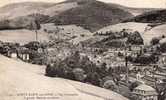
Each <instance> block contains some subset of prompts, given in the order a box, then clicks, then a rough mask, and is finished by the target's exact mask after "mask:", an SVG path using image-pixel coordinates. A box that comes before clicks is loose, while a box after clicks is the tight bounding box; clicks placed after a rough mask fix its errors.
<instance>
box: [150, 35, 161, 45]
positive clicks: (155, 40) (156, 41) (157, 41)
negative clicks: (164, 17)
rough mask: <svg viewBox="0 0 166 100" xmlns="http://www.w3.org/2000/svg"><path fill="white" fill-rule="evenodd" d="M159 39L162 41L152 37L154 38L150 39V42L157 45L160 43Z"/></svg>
mask: <svg viewBox="0 0 166 100" xmlns="http://www.w3.org/2000/svg"><path fill="white" fill-rule="evenodd" d="M159 41H160V39H159V38H156V37H155V38H152V40H151V41H150V43H151V45H156V44H158V43H159Z"/></svg>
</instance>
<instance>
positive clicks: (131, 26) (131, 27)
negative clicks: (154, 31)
mask: <svg viewBox="0 0 166 100" xmlns="http://www.w3.org/2000/svg"><path fill="white" fill-rule="evenodd" d="M146 27H148V23H137V22H127V23H119V24H115V25H110V26H107V27H104V28H102V29H100V30H98V31H97V32H102V33H106V32H107V31H112V32H120V31H122V30H123V29H126V31H127V32H134V31H138V32H141V33H143V32H144V31H145V29H146Z"/></svg>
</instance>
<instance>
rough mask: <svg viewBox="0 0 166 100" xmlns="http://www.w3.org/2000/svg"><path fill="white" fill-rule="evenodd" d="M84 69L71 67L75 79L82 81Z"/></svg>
mask: <svg viewBox="0 0 166 100" xmlns="http://www.w3.org/2000/svg"><path fill="white" fill-rule="evenodd" d="M84 73H85V71H84V70H83V69H82V68H74V69H73V74H74V76H75V80H77V81H80V82H83V81H84V79H85V77H84Z"/></svg>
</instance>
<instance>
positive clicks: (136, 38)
mask: <svg viewBox="0 0 166 100" xmlns="http://www.w3.org/2000/svg"><path fill="white" fill-rule="evenodd" d="M127 43H130V44H133V45H142V44H144V41H143V38H142V37H141V35H140V33H139V32H138V31H135V32H134V33H132V34H130V35H129V36H128V40H127Z"/></svg>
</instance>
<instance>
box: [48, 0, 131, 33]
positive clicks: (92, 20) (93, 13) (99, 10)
mask: <svg viewBox="0 0 166 100" xmlns="http://www.w3.org/2000/svg"><path fill="white" fill-rule="evenodd" d="M77 3H78V2H77ZM78 5H79V6H78V7H75V8H72V9H70V10H66V11H64V12H62V13H60V14H59V15H56V16H53V17H51V18H50V19H49V20H48V21H47V22H48V23H55V24H56V25H68V24H76V25H79V26H82V27H84V28H85V29H88V30H90V31H96V30H99V29H100V28H103V27H105V26H108V25H112V24H116V23H119V22H121V21H123V20H125V19H127V18H130V17H133V15H132V14H131V13H129V12H127V11H124V10H123V9H120V8H117V7H115V6H111V5H110V4H106V3H103V2H99V1H95V0H90V1H89V0H88V1H86V2H79V3H78Z"/></svg>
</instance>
